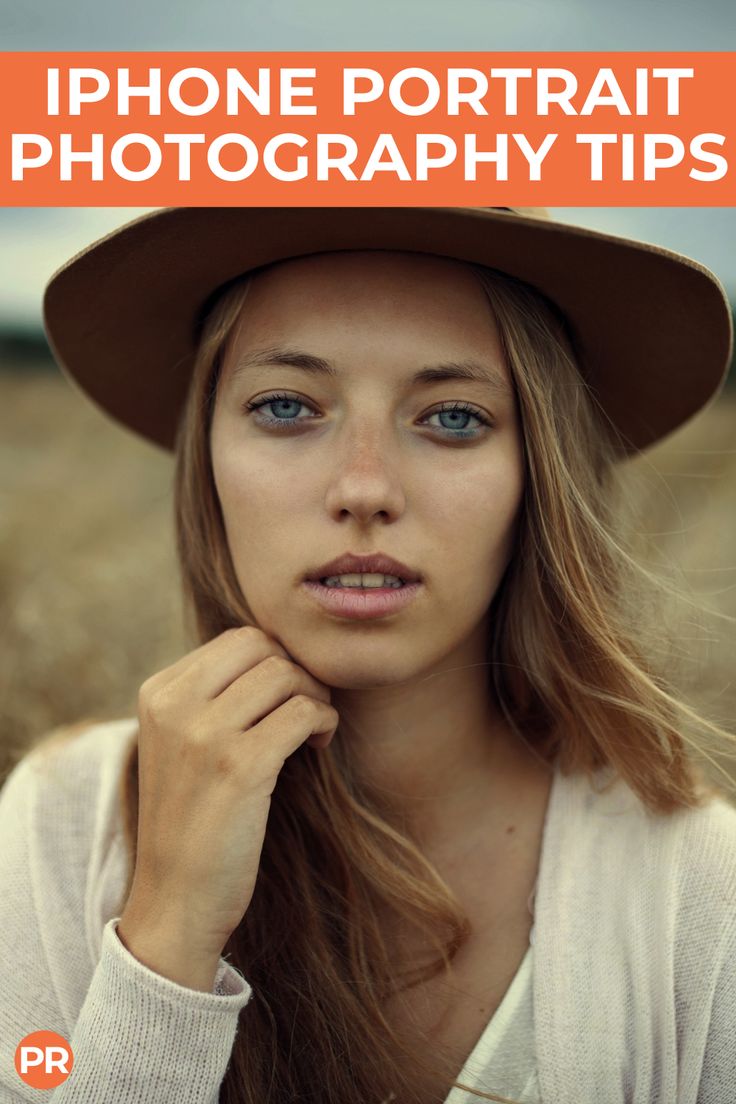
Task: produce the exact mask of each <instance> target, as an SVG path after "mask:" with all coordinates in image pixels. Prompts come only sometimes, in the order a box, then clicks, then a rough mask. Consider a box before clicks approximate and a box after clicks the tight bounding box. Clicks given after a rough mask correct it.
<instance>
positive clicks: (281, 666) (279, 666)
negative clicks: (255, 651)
mask: <svg viewBox="0 0 736 1104" xmlns="http://www.w3.org/2000/svg"><path fill="white" fill-rule="evenodd" d="M258 666H259V667H260V668H261V671H262V673H263V674H264V675H265V676H266V677H267V678H268V679H277V680H278V681H279V682H284V681H288V683H289V684H291V683H292V682H293V679H294V667H293V664H292V663H290V661H289V660H288V659H284V657H283V656H280V655H268V656H266V658H265V659H262V660H261V662H260V663H259V665H258Z"/></svg>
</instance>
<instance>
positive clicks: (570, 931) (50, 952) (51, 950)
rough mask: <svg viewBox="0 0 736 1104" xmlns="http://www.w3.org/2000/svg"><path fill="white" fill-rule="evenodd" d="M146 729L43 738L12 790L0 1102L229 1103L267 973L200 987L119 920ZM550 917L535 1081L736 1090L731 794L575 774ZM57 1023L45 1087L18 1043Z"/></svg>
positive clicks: (711, 1096)
mask: <svg viewBox="0 0 736 1104" xmlns="http://www.w3.org/2000/svg"><path fill="white" fill-rule="evenodd" d="M135 729H136V722H135V720H134V719H125V720H121V721H116V722H110V723H106V724H97V725H94V726H92V727H90V728H89V729H87V730H85V731H84V732H82V733H81V734H80V735H77V736H75V737H74V738H73V739H71V740H70V741H69V742H68V743H66V744H61V745H59V746H58V747H55V748H52V749H49V750H48V751H47V752H46V753H45V754H40V753H38V752H33V753H31V754H30V755H29V756H27V757H26V758H25V759H23V760H22V761H21V762H20V763H19V764H18V765H17V766H16V767H15V768H14V770H13V771H12V772H11V774H10V776H9V777H8V779H7V781H6V783H5V785H4V787H3V789H2V791H0V1104H21V1102H24V1101H41V1100H43V1101H53V1104H215V1102H216V1101H217V1099H218V1092H219V1087H220V1084H221V1082H222V1079H223V1077H224V1075H225V1072H226V1069H227V1065H228V1062H229V1059H230V1056H231V1054H232V1048H233V1044H234V1042H235V1038H236V1033H237V1027H238V1020H239V1016H240V1014H241V1013H242V1014H243V1015H247V1008H246V1006H247V1004H248V1001H249V999H250V997H251V995H252V989H251V987H250V985H249V983H248V982H247V980H246V979H245V978H244V977H243V976H242V975H241V974H240V972H239V971H238V970H237V969H235V967H234V966H233V965H232V964H230V963H228V962H227V961H226V960H225V959H221V960H220V965H219V969H218V971H217V976H216V978H215V983H214V985H213V992H212V993H205V992H200V991H198V990H194V989H189V988H187V987H185V986H182V985H179V984H177V983H175V982H173V981H171V980H170V979H168V978H164V977H162V976H160V975H158V974H156V973H155V972H154V971H152V970H150V969H148V967H146V966H145V965H144V964H143V963H141V962H140V961H139V960H138V959H136V958H135V957H134V956H133V955H132V954H131V953H130V952H129V951H128V950H127V948H126V947H125V946H124V945H123V943H122V942H121V941H120V939H119V938H118V936H117V934H116V927H117V921H118V920H119V918H120V915H121V913H122V908H123V905H124V901H123V900H122V894H123V892H124V885H125V875H126V855H125V846H124V838H123V834H122V822H121V819H120V809H119V801H118V791H119V781H120V774H121V770H122V763H123V757H124V754H125V752H126V750H127V748H128V746H129V741H130V739H131V738H132V737H133V734H134V732H135ZM608 777H609V776H608V772H607V771H606V770H604V771H603V772H601V773H600V775H599V776H598V778H599V780H600V782H601V783H602V782H603V781H605V780H606V779H607V778H608ZM491 891H492V885H490V884H489V892H491ZM534 918H535V922H534V940H533V943H534V959H533V961H534V969H533V976H532V977H531V979H530V978H529V977H528V974H527V975H526V983H525V986H522V985H521V980H520V979H517V980H519V985H518V987H517V989H518V995H519V996H523V995H524V993H525V992H526V994H527V997H528V994H529V984H531V986H532V995H533V1033H534V1040H533V1041H534V1049H535V1050H536V1070H535V1071H533V1074H534V1075H533V1077H532V1080H533V1082H534V1084H535V1086H536V1084H537V1081H538V1086H539V1094H540V1099H541V1100H542V1101H543V1102H544V1104H591V1102H592V1101H595V1102H596V1104H730V1102H731V1101H736V810H735V809H734V808H732V806H731V805H730V804H728V803H727V802H726V801H724V800H721V799H715V800H713V801H711V802H710V803H709V805H708V806H707V807H706V808H704V809H696V810H684V811H682V812H680V813H677V814H675V815H673V816H670V817H658V816H654V815H653V814H650V813H649V812H648V811H647V810H646V809H645V808H644V807H643V806H642V805H641V803H640V802H639V801H638V799H637V798H636V796H635V795H634V794H633V793H632V791H630V790H629V789H628V787H626V786H625V785H624V784H623V783H622V782H621V781H619V782H617V783H616V784H615V785H614V786H613V788H612V789H611V790H610V791H609V792H608V793H606V794H602V793H599V792H596V789H594V788H592V787H591V785H590V783H589V782H588V781H587V779H586V778H585V777H584V776H583V775H574V776H571V777H565V776H563V775H561V774H560V773H559V771H557V772H556V773H555V776H554V782H553V786H552V790H551V793H550V799H549V805H548V808H547V815H546V820H545V827H544V835H543V840H542V851H541V859H540V868H539V877H538V880H537V889H536V896H535V907H534ZM510 1004H511V1002H509V1005H508V1006H507V1007H509V1006H510ZM522 1007H523V1004H522ZM526 1008H527V1011H526V1014H525V1015H524V1016H522V1017H521V1018H520V1019H519V1021H518V1023H519V1028H518V1031H517V1034H516V1035H515V1037H514V1041H515V1043H516V1044H517V1045H518V1044H519V1043H520V1042H521V1041H522V1040H521V1036H520V1034H519V1032H526V1033H527V1034H528V1031H529V1028H530V1016H529V1003H527V1005H526ZM498 1011H500V1009H499V1010H498ZM501 1027H502V1024H501V1022H500V1020H499V1021H497V1022H494V1021H491V1024H490V1028H489V1029H487V1031H486V1032H485V1033H484V1035H485V1039H484V1040H483V1045H482V1046H478V1047H476V1050H475V1052H474V1053H475V1059H476V1062H474V1063H473V1074H474V1076H473V1080H472V1082H471V1083H473V1084H476V1085H478V1086H479V1087H480V1086H484V1085H485V1084H488V1086H489V1087H496V1086H497V1083H498V1082H497V1075H498V1074H499V1072H500V1071H502V1069H503V1054H504V1052H505V1051H506V1052H507V1053H506V1056H507V1058H508V1051H510V1050H511V1049H512V1047H513V1045H514V1043H513V1042H512V1041H511V1040H510V1039H509V1036H508V1035H506V1034H505V1037H504V1039H503V1040H502V1043H501V1046H500V1047H499V1046H498V1045H490V1044H494V1040H495V1042H496V1043H497V1042H498V1030H499V1029H500V1028H501ZM41 1029H48V1030H52V1031H56V1032H58V1033H59V1034H61V1035H63V1036H64V1037H65V1038H66V1039H67V1040H68V1041H69V1042H70V1043H71V1046H72V1049H73V1052H74V1068H73V1070H72V1073H71V1075H70V1076H69V1077H68V1079H67V1080H66V1081H65V1082H64V1083H63V1084H62V1085H60V1086H59V1087H58V1088H56V1089H52V1090H40V1089H31V1088H29V1087H28V1086H27V1085H25V1084H24V1083H23V1081H22V1080H21V1078H20V1077H19V1076H18V1074H17V1073H16V1071H15V1067H14V1054H15V1049H16V1047H17V1045H18V1043H19V1042H20V1041H21V1039H23V1038H24V1036H25V1035H27V1034H29V1033H31V1032H33V1031H38V1030H41ZM527 1041H528V1039H527ZM486 1054H487V1055H488V1063H489V1064H488V1066H487V1068H485V1069H483V1068H479V1069H478V1068H477V1060H481V1065H482V1061H483V1056H484V1055H486ZM527 1054H528V1050H527ZM524 1069H525V1070H528V1069H529V1058H528V1057H527V1059H526V1063H525V1066H524ZM468 1072H470V1070H468ZM455 1099H456V1097H452V1100H453V1104H454V1100H455ZM472 1099H473V1098H472V1097H470V1096H468V1097H467V1100H468V1101H469V1102H470V1101H471V1100H472ZM476 1099H477V1098H476ZM530 1099H536V1092H535V1093H534V1094H533V1096H532V1097H530ZM345 1104H362V1102H358V1101H356V1102H352V1101H346V1102H345Z"/></svg>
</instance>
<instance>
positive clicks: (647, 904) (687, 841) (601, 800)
mask: <svg viewBox="0 0 736 1104" xmlns="http://www.w3.org/2000/svg"><path fill="white" fill-rule="evenodd" d="M609 783H610V785H609ZM561 790H562V791H563V793H562V795H561V796H560V797H559V803H558V820H559V822H560V823H559V838H560V842H561V844H563V845H566V848H567V850H568V852H569V853H572V854H573V855H574V856H576V857H575V859H574V861H573V866H574V867H575V868H576V870H575V873H574V874H572V876H573V877H585V878H587V879H588V880H589V881H590V882H591V883H592V882H594V883H595V884H596V886H597V889H598V891H601V889H603V890H605V889H606V888H607V889H608V890H610V897H611V899H612V902H613V901H618V902H621V901H622V900H625V899H626V898H628V899H629V900H632V901H633V900H636V901H637V902H638V906H637V907H638V908H640V909H641V911H642V914H643V913H644V912H646V911H647V910H648V911H649V912H650V913H651V914H652V917H654V916H655V915H656V916H657V917H658V922H659V923H664V918H665V916H669V917H670V919H672V922H673V923H675V920H674V918H673V916H676V926H677V929H678V933H679V935H681V936H683V938H690V936H692V937H693V938H696V937H697V941H698V942H705V941H706V940H707V939H708V938H711V937H714V936H715V935H716V933H723V932H725V931H726V930H728V929H729V928H730V927H731V926H733V924H734V922H735V921H736V807H734V805H733V804H732V803H731V802H730V800H728V799H727V798H725V797H723V796H720V795H719V796H710V797H708V798H706V799H705V801H704V804H703V805H701V806H697V807H693V808H685V809H679V810H677V811H676V812H673V813H667V814H659V813H653V812H651V811H650V810H649V809H648V808H647V806H646V805H645V804H644V803H643V802H642V801H641V799H640V798H639V797H638V795H637V794H635V793H634V792H633V791H632V790H631V789H630V787H629V786H628V785H626V783H625V782H624V781H623V780H622V779H621V778H618V777H614V776H613V775H612V773H610V772H609V771H608V770H604V771H600V772H597V774H596V777H595V778H594V779H593V780H590V779H588V778H587V777H586V776H584V775H573V776H568V777H563V778H562V781H561ZM698 933H699V934H698ZM676 934H677V933H676Z"/></svg>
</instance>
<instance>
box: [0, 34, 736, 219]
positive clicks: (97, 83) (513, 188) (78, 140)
mask: <svg viewBox="0 0 736 1104" xmlns="http://www.w3.org/2000/svg"><path fill="white" fill-rule="evenodd" d="M0 57H1V58H2V61H1V63H0V93H1V94H2V97H3V104H4V110H3V122H2V124H1V125H2V131H3V133H2V142H1V143H0V150H1V152H0V203H1V204H2V205H4V206H26V207H33V206H58V207H66V206H92V207H94V206H141V207H146V206H205V205H212V206H261V205H263V206H333V205H335V206H338V205H350V206H383V205H390V206H434V205H438V206H508V205H514V206H519V205H529V206H537V205H544V206H563V207H564V206H689V207H698V206H703V207H707V206H731V205H734V203H736V186H735V185H734V170H733V167H732V161H733V144H734V142H733V140H734V129H735V124H734V112H733V107H732V101H733V86H734V77H735V76H736V53H733V52H729V53H725V52H724V53H681V52H678V53H670V52H668V53H629V52H616V53H601V52H595V53H593V52H591V53H508V52H504V53H475V52H463V53H454V52H452V53H451V52H420V53H410V54H409V53H401V52H396V53H394V52H390V53H388V52H386V53H374V52H371V53H367V52H355V53H342V52H340V53H333V52H320V53H314V52H311V53H307V52H298V53H296V52H287V53H282V52H279V53H219V52H218V53H178V52H177V53H148V52H146V53H118V52H114V53H4V54H2V55H0Z"/></svg>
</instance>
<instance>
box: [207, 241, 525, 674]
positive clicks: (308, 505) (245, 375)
mask: <svg viewBox="0 0 736 1104" xmlns="http://www.w3.org/2000/svg"><path fill="white" fill-rule="evenodd" d="M304 357H309V358H319V360H320V361H321V362H324V365H323V366H322V370H319V369H318V366H317V365H316V363H315V361H314V360H311V361H306V362H305V360H304ZM299 358H301V359H299ZM290 360H291V361H295V363H289V361H290ZM300 364H301V366H300ZM305 364H306V365H307V367H306V368H305ZM471 364H472V366H473V369H474V371H475V372H476V373H477V374H479V375H482V376H485V375H487V376H488V379H487V380H486V379H479V380H475V379H466V378H445V379H442V378H438V379H432V380H427V379H424V380H419V381H416V380H414V379H413V377H414V376H415V374H416V373H418V372H420V371H421V370H423V369H427V368H432V369H436V372H435V375H440V374H441V372H440V369H441V368H442V366H444V369H443V370H444V371H446V372H447V373H448V374H449V373H451V372H453V371H455V372H457V370H458V367H459V366H462V367H466V368H467V367H468V366H469V365H471ZM310 366H311V370H307V368H309V367H310ZM325 366H327V367H328V368H329V372H328V371H325V370H324V369H325ZM239 367H240V369H241V370H240V371H236V369H238V368H239ZM269 399H270V400H271V405H268V400H269ZM260 402H264V405H263V406H261V407H260V408H259V409H255V410H253V409H251V410H248V409H246V404H248V403H251V404H252V403H260ZM458 406H462V407H463V409H461V410H458V409H457V407H458ZM453 407H454V408H455V409H454V411H453ZM268 419H271V421H272V422H275V423H276V424H268ZM484 423H488V424H484ZM211 450H212V462H213V469H214V477H215V483H216V486H217V492H218V495H219V498H220V503H221V506H222V511H223V516H224V520H225V528H226V532H227V538H228V542H229V547H230V550H231V554H232V558H233V563H234V566H235V571H236V574H237V578H238V581H239V584H240V587H241V589H242V591H243V594H244V596H245V599H246V601H247V603H248V605H249V607H250V609H251V611H252V613H253V616H254V618H255V621H256V624H257V625H258V626H259V627H260V628H261V629H263V631H264V632H266V633H268V634H269V635H271V636H273V637H274V638H275V639H276V640H278V641H279V643H281V645H282V646H283V647H284V648H285V649H286V651H287V652H288V653H289V654H290V655H291V656H292V658H293V659H294V660H296V661H297V662H298V663H300V664H301V665H302V666H304V667H305V668H306V669H307V670H308V671H309V672H310V673H311V674H313V675H314V677H315V678H317V679H319V680H320V681H322V682H324V683H326V684H327V685H329V686H333V687H340V688H344V689H348V688H354V689H358V688H363V687H371V686H374V687H375V686H388V685H391V684H394V683H398V682H402V681H404V680H407V679H412V678H413V677H415V676H419V675H423V674H426V673H428V672H430V671H431V670H432V669H433V668H434V667H435V666H436V665H439V664H441V665H442V667H443V668H445V667H446V666H447V664H446V661H447V660H448V659H451V658H452V656H453V654H457V655H458V656H460V655H461V654H462V655H467V646H468V642H469V640H470V639H471V638H472V639H473V640H475V641H482V640H485V637H486V631H487V621H486V619H487V615H488V607H489V605H490V602H491V600H492V598H493V596H494V594H495V592H496V589H497V587H498V584H499V582H500V580H501V577H502V575H503V572H504V569H505V567H506V565H507V563H508V561H509V559H510V557H511V555H512V554H513V548H514V543H515V530H516V523H517V520H518V515H519V510H520V503H521V499H522V493H523V450H522V440H521V429H520V425H519V418H518V413H517V409H516V402H515V397H514V391H513V387H512V383H511V379H510V376H509V373H508V370H507V368H506V366H505V364H504V360H503V356H502V351H501V345H500V341H499V336H498V331H497V327H496V324H495V321H494V318H493V316H492V313H491V309H490V306H489V303H488V300H487V298H486V296H485V293H484V292H483V290H482V288H481V286H480V284H479V283H478V281H477V279H476V278H475V276H474V275H473V273H472V271H471V270H470V269H469V268H468V267H467V266H465V265H464V264H463V263H462V262H459V261H454V260H451V259H449V258H441V257H436V256H430V255H419V254H413V253H399V252H389V251H363V252H341V253H324V254H316V255H314V254H313V255H310V256H308V257H303V258H298V259H294V260H288V261H285V262H281V263H279V264H276V265H273V266H271V267H270V268H268V269H266V270H264V271H262V272H260V273H259V274H258V275H256V276H255V277H254V278H253V280H252V283H251V286H250V289H249V291H248V294H247V296H246V299H245V302H244V306H243V310H242V313H241V316H240V319H239V322H238V326H237V328H236V330H235V332H234V335H233V338H232V339H231V341H230V343H229V346H228V350H227V353H226V356H225V358H224V363H223V369H222V373H221V376H220V383H219V388H218V394H217V400H216V404H215V410H214V416H213V423H212V434H211ZM346 552H350V553H354V554H358V555H364V554H370V553H373V552H382V553H385V554H387V555H389V556H392V557H393V558H394V559H396V560H400V561H402V562H403V563H404V564H405V565H407V566H408V567H410V568H412V569H414V570H415V571H416V572H417V573H418V574H419V575H420V576H421V582H420V584H419V587H418V589H417V592H416V595H415V597H414V598H413V599H412V600H411V601H410V602H409V603H408V604H407V605H405V606H404V607H403V608H401V609H397V610H393V611H392V612H390V613H389V614H385V615H382V616H378V617H372V618H370V619H367V620H366V619H361V620H355V619H348V618H345V617H341V616H339V615H338V614H336V613H335V612H334V611H333V610H327V609H325V608H324V607H323V606H322V605H321V604H320V603H319V602H318V601H317V600H316V599H315V597H314V596H313V594H312V592H311V591H310V589H309V588H308V587H307V586H306V585H305V583H304V580H305V576H306V575H307V574H308V573H309V572H310V571H311V570H312V569H314V568H317V567H320V566H321V565H322V564H324V563H326V562H327V561H329V560H332V559H333V558H335V557H337V556H339V555H341V554H343V553H346Z"/></svg>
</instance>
